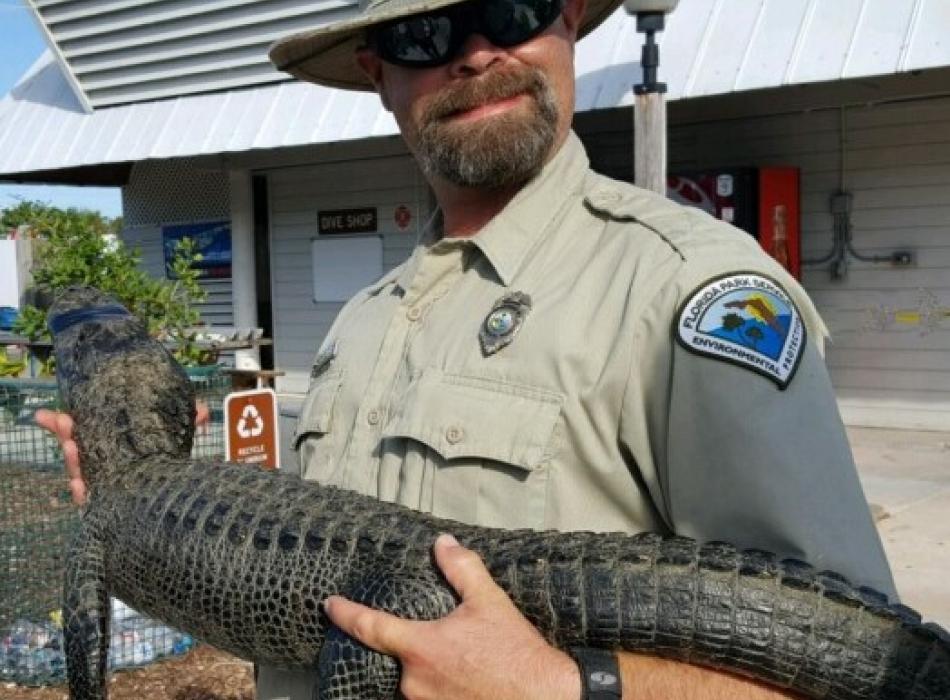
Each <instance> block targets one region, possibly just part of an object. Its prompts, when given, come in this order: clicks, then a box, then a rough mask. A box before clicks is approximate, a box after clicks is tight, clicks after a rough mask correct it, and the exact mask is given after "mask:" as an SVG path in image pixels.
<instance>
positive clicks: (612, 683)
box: [587, 671, 617, 691]
mask: <svg viewBox="0 0 950 700" xmlns="http://www.w3.org/2000/svg"><path fill="white" fill-rule="evenodd" d="M587 680H588V683H589V685H590V689H591V690H598V691H599V690H613V689H614V688H616V687H617V676H615V675H614V674H612V673H611V672H610V671H592V672H591V673H590V675H589V676H588V678H587Z"/></svg>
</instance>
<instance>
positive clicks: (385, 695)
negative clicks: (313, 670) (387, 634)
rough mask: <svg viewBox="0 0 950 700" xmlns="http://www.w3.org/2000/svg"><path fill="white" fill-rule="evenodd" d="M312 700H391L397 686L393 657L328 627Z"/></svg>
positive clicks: (396, 663) (397, 665) (397, 677)
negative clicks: (355, 699) (357, 699)
mask: <svg viewBox="0 0 950 700" xmlns="http://www.w3.org/2000/svg"><path fill="white" fill-rule="evenodd" d="M317 672H318V675H319V678H320V684H319V688H318V689H317V693H316V698H314V700H349V699H350V698H360V700H392V698H394V697H396V688H397V687H398V685H399V663H398V662H397V661H396V659H394V658H392V657H391V656H386V655H385V654H380V653H379V652H376V651H373V650H372V649H370V648H369V647H366V646H364V645H363V644H360V643H359V642H358V641H356V640H355V639H353V638H352V637H351V636H349V635H348V634H346V633H345V632H343V631H342V630H340V629H339V628H338V627H331V628H330V629H328V630H327V638H326V641H325V642H324V643H323V649H322V650H321V652H320V662H319V665H318V667H317Z"/></svg>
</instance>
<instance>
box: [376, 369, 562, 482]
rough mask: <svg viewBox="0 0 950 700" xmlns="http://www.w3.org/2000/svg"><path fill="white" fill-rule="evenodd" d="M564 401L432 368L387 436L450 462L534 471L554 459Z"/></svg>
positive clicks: (407, 399) (553, 394)
mask: <svg viewBox="0 0 950 700" xmlns="http://www.w3.org/2000/svg"><path fill="white" fill-rule="evenodd" d="M561 402H562V397H561V395H560V394H558V393H556V392H553V391H548V390H546V389H538V388H536V387H531V386H525V385H518V384H512V383H510V382H505V381H500V380H494V379H489V378H483V377H470V376H460V375H451V374H445V373H443V372H441V371H439V370H427V371H426V372H424V373H423V374H422V375H420V376H419V377H418V378H417V379H416V380H414V381H413V382H412V383H411V384H410V386H409V388H408V390H407V392H406V395H405V396H404V397H403V399H402V400H401V401H400V402H399V404H400V408H399V410H398V412H397V413H396V414H395V415H394V416H393V418H392V420H391V421H390V423H389V424H388V425H387V427H386V433H385V436H386V437H404V438H412V439H413V440H418V441H419V442H422V443H424V444H426V445H428V446H429V447H431V448H432V449H433V450H435V451H436V452H438V453H439V454H440V455H441V456H442V457H443V458H445V459H455V458H460V457H467V458H475V459H488V460H494V461H497V462H505V463H507V464H511V465H514V466H517V467H520V468H522V469H525V470H529V471H530V470H534V469H536V468H537V467H538V466H539V465H540V464H542V463H543V462H544V461H545V460H546V459H547V458H548V457H549V452H550V443H551V436H552V434H553V433H554V426H555V424H556V423H557V418H558V416H559V415H560V412H561Z"/></svg>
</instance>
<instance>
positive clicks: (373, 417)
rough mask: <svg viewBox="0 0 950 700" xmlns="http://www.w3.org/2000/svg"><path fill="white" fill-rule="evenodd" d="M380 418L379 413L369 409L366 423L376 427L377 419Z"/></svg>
mask: <svg viewBox="0 0 950 700" xmlns="http://www.w3.org/2000/svg"><path fill="white" fill-rule="evenodd" d="M380 418H381V416H380V413H379V411H378V410H377V409H375V408H374V409H371V410H370V412H369V413H367V414H366V422H367V423H369V424H370V425H377V424H378V423H379V419H380Z"/></svg>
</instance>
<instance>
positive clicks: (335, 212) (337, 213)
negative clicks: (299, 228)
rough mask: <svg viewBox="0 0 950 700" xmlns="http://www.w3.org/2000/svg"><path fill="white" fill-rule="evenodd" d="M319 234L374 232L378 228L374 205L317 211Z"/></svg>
mask: <svg viewBox="0 0 950 700" xmlns="http://www.w3.org/2000/svg"><path fill="white" fill-rule="evenodd" d="M317 224H318V227H319V231H320V235H321V236H326V235H332V234H337V233H374V232H375V231H377V230H378V228H379V226H378V221H377V216H376V207H364V208H362V209H326V210H320V211H318V212H317Z"/></svg>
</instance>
